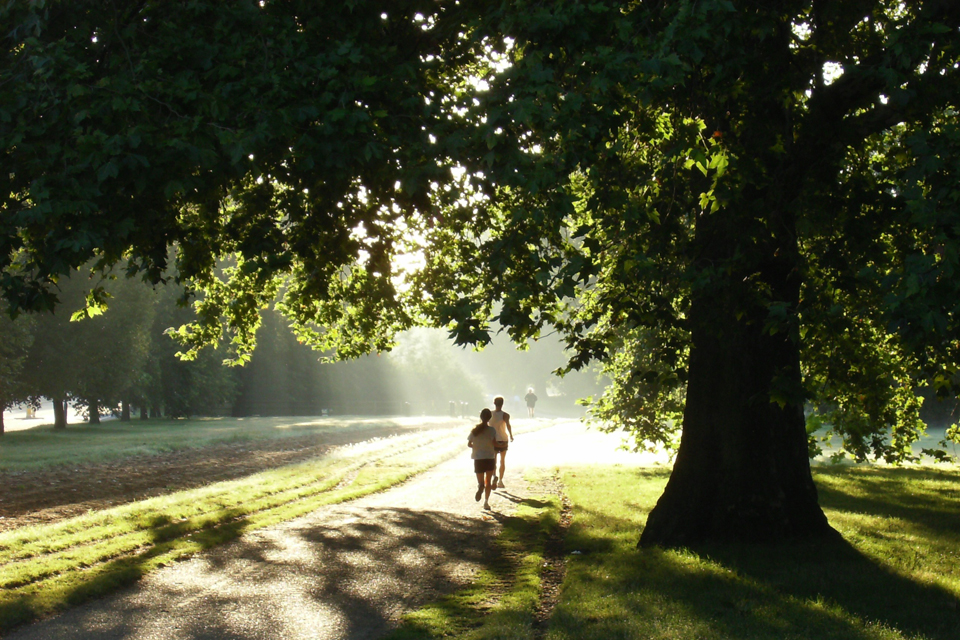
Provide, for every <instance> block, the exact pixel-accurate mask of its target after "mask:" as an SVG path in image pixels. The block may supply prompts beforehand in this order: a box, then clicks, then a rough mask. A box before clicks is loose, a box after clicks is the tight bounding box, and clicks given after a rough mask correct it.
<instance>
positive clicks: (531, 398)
mask: <svg viewBox="0 0 960 640" xmlns="http://www.w3.org/2000/svg"><path fill="white" fill-rule="evenodd" d="M523 399H524V400H526V401H527V415H528V416H530V417H531V418H532V417H533V408H534V407H535V406H537V394H535V393H534V392H533V387H530V389H529V390H528V391H527V395H525V396H523Z"/></svg>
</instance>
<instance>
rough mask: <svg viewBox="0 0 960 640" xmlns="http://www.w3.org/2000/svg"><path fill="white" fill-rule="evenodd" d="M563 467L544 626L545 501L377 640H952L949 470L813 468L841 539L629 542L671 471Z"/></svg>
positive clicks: (548, 518)
mask: <svg viewBox="0 0 960 640" xmlns="http://www.w3.org/2000/svg"><path fill="white" fill-rule="evenodd" d="M560 473H561V478H562V480H563V484H564V485H565V492H566V495H567V497H568V499H569V500H570V502H571V507H572V511H573V523H572V524H571V526H570V529H569V531H568V532H567V536H566V539H565V543H564V546H565V557H566V562H567V573H566V577H565V579H564V582H563V585H562V590H561V596H560V601H559V603H558V604H557V606H556V608H555V609H554V611H553V615H552V617H551V619H550V620H549V622H548V624H547V629H546V633H545V635H540V634H538V633H536V632H535V630H534V626H533V617H534V611H535V609H536V606H537V600H538V597H539V594H538V592H539V585H540V575H539V573H540V567H541V566H542V564H543V562H542V561H543V551H544V540H545V539H546V536H547V535H548V534H549V531H550V530H551V529H555V528H556V527H557V523H558V518H559V502H558V500H557V499H556V497H555V496H549V497H542V498H537V499H533V498H531V499H529V500H528V501H527V502H528V504H527V505H526V506H522V507H521V508H520V509H518V511H517V513H516V514H515V515H514V516H513V517H511V518H509V519H507V520H506V521H505V522H504V529H503V534H502V538H503V539H504V540H505V542H504V544H505V545H507V547H509V549H510V553H509V554H508V556H507V558H508V560H507V561H504V560H498V561H497V562H496V563H495V564H493V565H492V567H491V568H490V569H488V570H485V571H482V572H480V574H479V575H478V576H477V578H476V580H475V581H474V583H473V584H472V586H471V587H469V588H467V589H463V590H461V591H459V592H457V593H454V594H451V595H449V596H446V597H445V598H443V599H441V600H440V601H438V602H436V603H433V604H431V605H428V606H426V607H423V608H421V609H418V610H416V611H414V612H411V613H409V614H407V615H406V616H405V617H404V619H403V621H402V623H401V625H400V627H399V628H398V629H397V630H396V631H395V632H394V633H393V634H392V635H390V636H388V637H387V639H386V640H412V639H413V638H417V639H424V640H429V639H435V638H436V639H438V638H446V637H457V638H464V639H467V640H484V639H487V638H491V639H492V638H511V639H517V640H532V639H533V638H540V637H545V638H546V639H547V640H617V639H624V640H626V639H644V640H646V639H675V640H695V639H703V640H723V639H730V640H761V639H762V640H800V639H809V640H824V639H837V640H874V639H875V640H906V639H912V640H920V639H929V640H955V639H956V638H958V637H960V500H958V498H960V470H958V469H957V468H956V467H941V468H933V467H922V468H908V469H893V468H889V467H866V466H864V467H850V466H844V467H840V466H821V467H817V468H816V469H815V478H816V481H817V484H818V486H819V487H820V496H821V504H822V505H823V507H824V510H825V511H826V513H827V516H828V518H829V519H830V522H831V523H832V524H833V526H834V527H835V528H836V529H837V530H838V531H839V532H840V533H841V534H842V535H843V538H844V542H842V543H835V544H802V545H760V546H755V545H750V546H747V545H743V546H740V545H714V546H710V547H704V548H700V549H697V550H696V551H692V550H665V549H642V550H638V549H637V548H636V543H637V540H638V538H639V533H640V531H641V530H642V527H643V524H644V522H645V520H646V517H647V514H648V513H649V512H650V509H652V508H653V505H654V504H656V501H657V499H658V498H659V496H660V494H661V493H662V491H663V487H664V485H665V484H666V480H667V477H668V475H669V471H668V470H666V469H656V468H636V467H622V466H607V467H604V466H588V467H579V468H572V469H567V470H565V471H563V472H560Z"/></svg>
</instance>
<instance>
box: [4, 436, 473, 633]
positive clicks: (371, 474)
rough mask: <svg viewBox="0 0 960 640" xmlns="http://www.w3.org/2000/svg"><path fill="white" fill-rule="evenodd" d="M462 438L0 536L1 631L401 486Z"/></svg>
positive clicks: (372, 450) (404, 444)
mask: <svg viewBox="0 0 960 640" xmlns="http://www.w3.org/2000/svg"><path fill="white" fill-rule="evenodd" d="M462 436H463V433H462V429H460V428H457V429H446V430H437V431H431V432H428V433H417V434H410V435H405V436H395V437H391V438H381V439H378V440H376V441H374V442H371V443H367V444H364V445H363V446H356V447H347V448H344V449H343V450H340V451H338V452H337V453H335V454H333V455H330V456H326V457H324V458H318V459H315V460H312V461H310V462H306V463H300V464H296V465H291V466H287V467H281V468H278V469H273V470H270V471H265V472H262V473H259V474H256V475H252V476H249V477H247V478H242V479H240V480H232V481H227V482H219V483H215V484H211V485H207V486H204V487H200V488H198V489H193V490H188V491H180V492H176V493H172V494H169V495H165V496H161V497H157V498H151V499H148V500H143V501H140V502H135V503H130V504H126V505H122V506H119V507H115V508H112V509H107V510H103V511H95V512H91V513H88V514H86V515H83V516H79V517H77V518H72V519H69V520H65V521H62V522H58V523H53V524H48V525H37V526H33V527H23V528H20V529H14V530H11V531H7V532H4V533H0V586H2V590H0V630H6V629H9V628H11V627H12V626H14V625H16V624H20V623H22V622H25V621H27V620H30V619H33V618H36V617H39V616H42V615H47V614H49V613H52V612H55V611H58V610H61V609H63V608H64V607H66V606H67V605H70V604H75V603H77V602H80V601H82V600H85V599H88V598H93V597H98V596H101V595H104V594H105V593H108V592H109V591H112V590H114V589H116V588H118V587H119V586H123V585H126V584H129V583H130V582H131V581H133V580H136V579H138V578H139V577H140V576H142V575H143V574H145V573H147V572H149V571H151V570H153V569H155V568H157V567H159V566H163V565H165V564H169V563H171V562H173V561H175V560H178V559H180V558H183V557H186V556H189V555H191V554H193V553H196V552H198V551H202V550H203V549H207V548H210V547H212V546H215V545H217V544H221V543H223V542H225V541H228V540H232V539H234V538H236V537H238V536H239V535H241V534H242V533H243V532H245V531H249V530H253V529H257V528H261V527H265V526H268V525H272V524H276V523H278V522H282V521H284V520H289V519H292V518H295V517H298V516H301V515H304V514H306V513H309V512H310V511H313V510H315V509H317V508H318V507H321V506H323V505H326V504H332V503H335V502H342V501H344V500H349V499H352V498H356V497H359V496H362V495H366V494H369V493H371V492H374V491H378V490H381V489H384V488H386V487H388V486H391V485H393V484H396V483H398V482H402V481H404V480H406V479H407V478H409V477H411V476H413V475H415V474H417V473H420V472H422V471H425V470H426V469H428V468H430V467H433V466H435V465H436V464H438V463H440V462H442V461H443V460H447V459H449V458H450V457H452V456H454V455H457V454H462V451H463V438H462ZM374 466H376V469H375V471H372V470H371V468H372V467H374Z"/></svg>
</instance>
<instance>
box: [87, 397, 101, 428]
mask: <svg viewBox="0 0 960 640" xmlns="http://www.w3.org/2000/svg"><path fill="white" fill-rule="evenodd" d="M87 407H88V409H89V411H90V418H89V423H90V424H100V401H99V400H90V401H89V402H88V404H87Z"/></svg>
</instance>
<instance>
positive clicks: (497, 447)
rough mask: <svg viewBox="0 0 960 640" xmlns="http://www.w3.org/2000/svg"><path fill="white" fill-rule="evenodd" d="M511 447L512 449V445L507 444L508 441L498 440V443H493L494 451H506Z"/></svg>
mask: <svg viewBox="0 0 960 640" xmlns="http://www.w3.org/2000/svg"><path fill="white" fill-rule="evenodd" d="M509 447H510V443H509V442H507V441H506V440H504V441H502V442H501V441H500V440H497V441H496V442H494V443H493V450H494V451H506V450H507V449H508V448H509Z"/></svg>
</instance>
